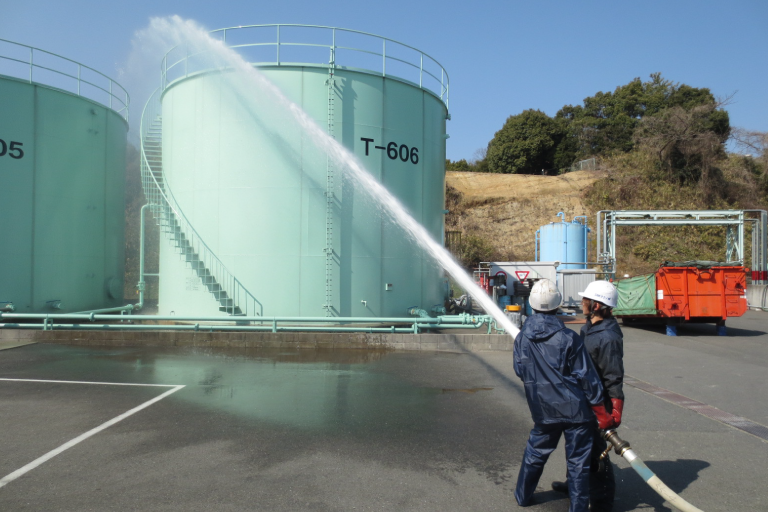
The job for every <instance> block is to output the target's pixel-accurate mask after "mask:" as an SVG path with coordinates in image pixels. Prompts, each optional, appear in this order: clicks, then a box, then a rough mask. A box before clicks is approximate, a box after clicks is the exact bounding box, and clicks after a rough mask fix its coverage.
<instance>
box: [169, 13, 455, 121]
mask: <svg viewBox="0 0 768 512" xmlns="http://www.w3.org/2000/svg"><path fill="white" fill-rule="evenodd" d="M281 27H291V28H300V29H303V28H309V29H322V30H327V31H331V39H332V42H331V44H322V43H303V42H292V41H285V40H284V38H285V34H283V35H282V36H281V34H280V28H281ZM252 28H275V29H276V37H275V40H274V41H267V42H253V43H242V44H233V45H228V47H229V48H249V47H256V46H274V47H275V50H276V51H275V60H274V61H269V62H251V64H253V65H255V66H265V65H276V66H286V65H298V64H306V63H307V62H312V60H304V61H286V60H283V59H281V58H280V48H281V47H288V46H290V47H307V48H328V49H329V50H330V52H331V56H332V58H331V62H330V64H331V65H333V66H335V67H343V66H344V62H343V58H342V59H341V62H340V59H339V54H338V53H337V50H348V51H352V52H358V53H364V54H369V55H373V56H376V57H381V68H380V70H379V69H365V71H369V72H372V73H376V74H380V75H381V76H384V77H393V78H397V79H400V80H405V81H409V80H407V79H406V78H405V77H402V76H398V74H396V73H395V74H393V73H388V72H387V62H388V61H394V62H400V63H402V64H405V65H406V66H409V67H411V68H413V69H415V70H418V72H419V83H418V84H417V85H418V87H420V88H421V89H425V90H428V91H430V92H432V93H433V94H436V95H437V96H438V97H439V98H440V99H441V100H442V101H443V103H445V106H446V107H449V92H450V91H449V89H450V87H449V84H450V81H449V78H448V72H447V71H446V70H445V68H444V67H443V66H442V65H441V64H440V63H439V62H438V61H437V60H436V59H435V58H433V57H432V56H430V55H428V54H426V53H424V52H422V51H421V50H419V49H417V48H414V47H413V46H410V45H407V44H405V43H401V42H399V41H395V40H394V39H389V38H387V37H382V36H379V35H376V34H371V33H368V32H361V31H359V30H351V29H346V28H338V27H329V26H324V25H301V24H266V25H244V26H240V27H228V28H221V29H218V30H213V31H211V34H212V35H214V34H216V35H217V34H221V35H222V41H223V42H224V43H225V44H226V43H227V33H228V32H233V31H236V30H242V29H252ZM337 32H340V33H350V34H357V35H362V36H366V37H370V38H373V39H376V40H379V41H381V52H378V51H372V50H369V49H368V50H366V49H362V48H355V47H351V46H342V45H338V44H336V36H337ZM387 43H390V44H394V45H397V47H398V48H406V49H408V50H411V51H414V52H417V54H418V55H417V56H415V57H416V59H413V60H406V59H404V58H400V57H396V56H395V55H393V53H392V51H391V49H390V52H389V54H388V53H387ZM182 50H183V52H184V53H183V54H182V55H181V56H179V57H178V58H177V57H176V56H175V55H172V53H173V52H175V51H182ZM201 53H203V52H197V53H193V54H191V55H190V54H189V53H188V49H187V48H186V47H183V46H181V45H179V46H175V47H173V48H171V49H170V50H168V52H167V53H166V54H165V56H164V57H163V60H162V64H161V75H162V80H161V88H162V89H163V90H165V88H166V87H168V85H170V84H171V83H173V82H174V81H175V80H177V79H180V78H183V77H186V76H188V75H189V74H191V73H195V72H197V71H204V70H206V69H208V68H209V66H202V67H201V68H200V69H190V59H191V58H193V57H196V56H198V55H200V54H201ZM169 56H171V63H170V64H169ZM173 59H176V60H173ZM314 60H317V59H314ZM425 63H427V64H430V63H431V64H433V65H435V66H437V68H438V69H439V70H440V78H438V77H437V75H436V74H435V73H432V72H431V71H429V70H428V69H426V68H425V67H424V65H425ZM318 64H322V65H323V66H328V64H329V63H328V62H322V63H318ZM172 70H173V71H174V73H175V74H173V75H172V77H169V74H168V72H169V71H172ZM425 78H428V79H431V80H427V81H428V82H431V81H434V83H433V84H429V85H428V84H425ZM409 82H410V81H409ZM411 83H414V84H415V82H411ZM430 85H431V86H430ZM438 86H439V87H438Z"/></svg>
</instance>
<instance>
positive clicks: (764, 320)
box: [0, 312, 768, 512]
mask: <svg viewBox="0 0 768 512" xmlns="http://www.w3.org/2000/svg"><path fill="white" fill-rule="evenodd" d="M574 327H577V326H574ZM729 327H730V334H731V335H730V336H727V337H717V336H715V329H714V327H713V326H686V327H681V328H680V330H679V334H680V335H679V336H678V337H677V338H671V337H667V336H665V335H664V333H663V331H662V330H661V329H640V328H624V333H625V366H626V372H627V374H628V375H629V376H631V377H633V378H634V379H638V380H639V381H643V382H645V383H649V384H650V385H652V386H656V388H655V389H659V388H661V389H663V390H668V391H670V392H673V393H676V394H678V395H681V396H684V397H686V398H689V399H691V400H695V401H698V402H701V403H702V404H706V405H709V406H712V407H715V408H717V409H719V410H721V411H724V412H726V413H730V414H732V415H736V416H739V417H741V418H744V419H746V420H751V421H752V422H754V423H755V424H759V425H768V403H766V401H765V400H764V397H765V396H766V395H767V394H768V384H766V380H765V375H766V367H768V334H766V331H768V314H765V313H753V312H750V313H748V314H747V315H746V316H745V317H744V318H741V319H737V320H734V321H731V322H729ZM0 378H3V379H37V380H43V381H77V382H78V383H72V382H32V381H29V380H0V433H2V435H0V453H1V454H2V456H0V478H2V477H4V476H6V475H11V476H13V475H14V472H17V471H18V470H20V468H25V466H27V465H29V464H30V463H32V465H33V466H34V467H30V466H27V468H26V469H25V470H23V474H18V473H17V474H16V477H14V478H12V479H10V480H8V479H7V478H8V477H6V480H5V485H4V486H2V487H0V510H3V511H6V510H7V511H17V510H34V511H38V510H45V511H91V510H92V511H111V510H120V511H123V510H158V511H197V510H200V511H203V510H205V511H211V510H215V511H241V510H270V511H275V510H286V511H287V510H318V511H336V510H339V511H341V510H344V511H347V510H377V511H378V510H387V511H389V510H409V511H411V510H412V511H432V510H434V511H438V510H439V511H446V510H450V511H453V510H456V511H464V510H468V511H480V510H488V511H495V510H510V509H512V510H514V509H516V508H517V506H516V504H515V502H514V498H513V496H512V493H513V490H514V485H515V481H516V478H517V473H518V470H519V464H520V461H521V459H522V454H523V449H524V446H525V441H526V438H527V435H528V431H529V430H530V428H531V426H532V423H531V420H530V416H529V413H528V408H527V405H526V403H525V397H524V394H523V391H522V386H521V383H520V382H519V380H518V379H517V378H516V377H515V376H514V373H513V371H512V354H511V353H510V352H500V351H499V352H477V353H466V354H452V353H416V352H373V351H366V350H350V351H325V352H324V351H317V350H291V351H282V350H267V349H261V350H244V349H242V350H201V349H178V348H177V349H158V348H130V347H128V348H126V347H120V348H107V347H98V348H92V347H88V348H85V347H71V346H61V345H45V344H34V345H27V346H22V347H17V348H13V349H11V350H3V351H0ZM95 383H102V384H95ZM117 383H122V384H130V385H115V384H117ZM138 384H142V385H138ZM147 384H152V386H147ZM174 385H183V386H184V387H183V388H178V389H177V388H174V387H162V386H174ZM164 393H168V395H167V396H165V397H163V398H161V399H159V400H157V401H155V402H154V403H149V402H150V401H151V400H154V399H157V398H158V397H161V396H162V395H163V394H164ZM625 393H626V396H627V400H626V407H625V420H624V423H623V424H622V427H621V428H620V429H619V433H620V434H621V435H622V436H623V437H624V438H625V439H626V440H628V441H630V442H631V443H632V447H633V448H634V449H635V451H636V452H637V454H638V455H639V456H640V457H641V458H642V459H643V460H645V461H646V463H647V465H648V466H649V467H650V468H651V469H652V470H653V471H654V472H656V474H657V475H658V476H659V477H660V478H661V479H662V480H663V481H664V482H665V483H667V484H668V485H669V486H670V487H671V488H672V489H673V490H675V491H676V492H678V493H679V494H680V495H681V496H682V497H683V498H685V499H686V500H688V501H689V502H691V503H693V504H694V505H696V506H698V507H699V508H701V509H703V510H705V511H733V510H744V511H746V510H750V511H755V510H757V511H759V510H768V489H767V488H766V486H765V485H764V484H763V481H764V479H765V477H764V474H765V468H766V467H768V441H766V440H765V439H763V438H761V437H758V436H756V435H753V434H750V433H748V432H745V431H743V430H740V429H737V428H734V427H733V426H729V425H727V424H725V423H723V422H721V421H717V420H716V419H712V418H710V417H707V416H704V415H702V414H699V413H698V412H696V411H695V410H692V409H691V408H687V407H683V406H680V405H676V404H674V403H671V402H670V401H668V399H669V396H671V395H668V394H664V393H659V392H656V393H648V392H646V391H642V390H640V389H638V388H637V387H633V386H629V385H626V386H625ZM142 405H145V407H144V408H143V409H141V410H137V411H134V412H132V413H131V414H129V415H127V416H126V417H125V418H124V419H122V420H120V421H118V422H116V423H114V424H111V425H109V424H108V425H106V426H105V423H106V422H109V421H110V420H113V419H115V418H118V417H120V416H121V415H125V414H126V413H129V412H131V411H132V410H133V409H134V408H137V407H139V406H142ZM709 410H710V412H711V411H712V409H709ZM710 415H711V414H710ZM98 428H101V429H100V430H98V431H97V432H92V430H93V429H98ZM89 431H90V432H92V435H90V436H89V437H86V438H84V439H82V440H81V441H80V442H77V443H73V441H72V440H77V439H78V436H81V435H83V434H85V433H88V432H89ZM59 447H64V448H65V449H63V450H62V451H61V452H60V453H58V454H55V455H54V456H52V457H51V458H50V459H49V460H44V461H40V460H39V458H40V457H41V456H44V455H45V454H48V453H50V452H51V451H52V450H55V449H57V448H59ZM612 459H613V461H614V464H615V471H616V476H617V485H618V493H617V503H616V507H615V510H616V511H617V512H620V511H631V510H643V511H647V510H657V511H664V510H671V509H670V508H669V507H668V506H666V505H665V503H664V502H663V500H662V499H661V498H660V497H658V496H657V495H656V494H655V493H654V492H653V491H652V490H651V489H650V488H649V487H648V486H646V484H645V483H643V481H642V480H641V479H640V478H639V477H638V476H637V475H636V474H635V473H634V471H633V470H632V469H630V468H629V465H628V464H627V463H625V462H624V461H623V460H617V457H616V456H615V455H613V456H612ZM36 460H37V461H38V462H34V461H36ZM564 474H565V462H564V456H563V451H562V446H561V447H560V448H559V449H558V450H557V451H556V453H555V454H554V455H553V457H552V458H551V459H550V461H549V463H548V464H547V467H546V468H545V472H544V476H543V478H542V480H541V483H540V486H541V489H540V491H539V493H538V494H537V499H538V501H539V504H536V505H534V506H531V507H529V510H534V511H552V512H554V511H566V510H567V509H568V500H567V499H565V497H563V496H561V495H558V494H556V493H554V492H552V491H550V490H548V489H549V484H550V482H551V481H552V480H554V479H558V480H559V479H562V478H563V476H564ZM0 483H2V481H0Z"/></svg>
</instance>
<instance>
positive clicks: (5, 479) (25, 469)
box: [0, 379, 184, 487]
mask: <svg viewBox="0 0 768 512" xmlns="http://www.w3.org/2000/svg"><path fill="white" fill-rule="evenodd" d="M3 380H15V379H3ZM38 382H73V381H38ZM78 384H95V383H93V382H91V383H88V382H82V383H80V382H78ZM100 384H111V383H109V382H102V383H100ZM139 385H141V384H139ZM143 385H145V386H146V385H153V384H143ZM183 387H184V386H183V385H180V386H174V387H173V389H169V390H168V391H166V392H165V393H163V394H162V395H160V396H158V397H155V398H153V399H152V400H149V401H147V402H144V403H143V404H141V405H139V406H138V407H134V408H133V409H131V410H130V411H127V412H124V413H123V414H121V415H120V416H117V417H115V418H112V419H111V420H109V421H107V422H106V423H102V424H101V425H99V426H98V427H96V428H94V429H92V430H89V431H88V432H86V433H84V434H81V435H79V436H77V437H76V438H74V439H72V440H70V441H67V442H66V443H64V444H63V445H61V446H59V447H58V448H56V449H54V450H51V451H50V452H48V453H46V454H45V455H43V456H42V457H39V458H37V459H35V460H33V461H32V462H30V463H29V464H27V465H26V466H24V467H22V468H19V469H17V470H16V471H14V472H13V473H11V474H9V475H7V476H5V477H3V478H2V480H0V487H3V486H5V485H6V484H8V483H10V482H13V481H14V480H16V479H17V478H19V477H20V476H22V475H24V474H25V473H28V472H29V471H32V470H33V469H35V468H36V467H37V466H39V465H40V464H43V463H44V462H46V461H48V460H51V459H52V458H54V457H55V456H57V455H58V454H60V453H61V452H63V451H65V450H68V449H69V448H72V447H73V446H75V445H76V444H78V443H80V442H81V441H85V440H86V439H88V438H89V437H91V436H93V435H95V434H98V433H99V432H101V431H102V430H104V429H106V428H109V427H111V426H112V425H114V424H115V423H118V422H120V421H122V420H124V419H125V418H127V417H128V416H131V415H133V414H136V413H137V412H139V411H140V410H142V409H146V408H147V407H149V406H150V405H152V404H154V403H155V402H159V401H160V400H162V399H163V398H165V397H167V396H169V395H172V394H173V393H175V392H177V391H178V390H180V389H181V388H183Z"/></svg>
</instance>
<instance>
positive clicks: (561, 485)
mask: <svg viewBox="0 0 768 512" xmlns="http://www.w3.org/2000/svg"><path fill="white" fill-rule="evenodd" d="M552 490H553V491H555V492H561V493H563V494H568V480H566V481H565V482H552Z"/></svg>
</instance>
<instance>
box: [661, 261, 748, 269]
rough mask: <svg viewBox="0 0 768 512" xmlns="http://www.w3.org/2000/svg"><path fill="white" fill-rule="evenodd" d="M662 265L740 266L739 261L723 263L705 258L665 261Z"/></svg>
mask: <svg viewBox="0 0 768 512" xmlns="http://www.w3.org/2000/svg"><path fill="white" fill-rule="evenodd" d="M661 266H662V267H694V268H712V267H740V266H742V264H741V263H739V262H731V263H721V262H719V261H705V260H692V261H665V262H664V263H662V264H661Z"/></svg>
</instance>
